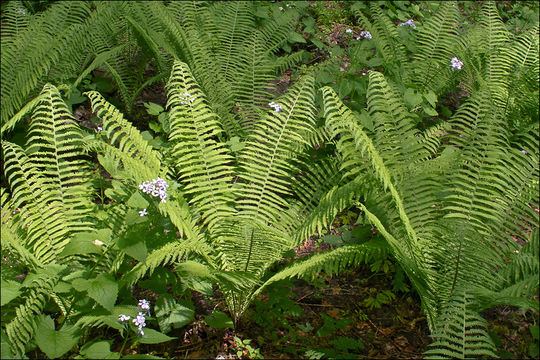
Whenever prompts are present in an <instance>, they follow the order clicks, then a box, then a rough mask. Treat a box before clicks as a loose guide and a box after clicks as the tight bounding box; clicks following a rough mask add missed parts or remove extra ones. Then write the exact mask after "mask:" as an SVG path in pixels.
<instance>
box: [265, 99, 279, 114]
mask: <svg viewBox="0 0 540 360" xmlns="http://www.w3.org/2000/svg"><path fill="white" fill-rule="evenodd" d="M268 105H270V107H271V108H273V109H274V111H275V112H277V113H278V112H280V111H281V105H279V104H276V103H275V102H273V101H272V102H271V103H270V104H268Z"/></svg>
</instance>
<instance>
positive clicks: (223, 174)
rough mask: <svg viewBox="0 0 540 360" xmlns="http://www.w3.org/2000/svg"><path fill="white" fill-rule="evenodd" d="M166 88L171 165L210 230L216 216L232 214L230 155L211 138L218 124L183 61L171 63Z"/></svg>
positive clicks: (216, 132) (216, 220)
mask: <svg viewBox="0 0 540 360" xmlns="http://www.w3.org/2000/svg"><path fill="white" fill-rule="evenodd" d="M168 89H169V93H168V97H169V100H168V103H167V106H168V107H169V108H170V115H169V119H170V120H169V122H170V128H171V133H170V140H171V141H172V142H173V144H174V145H173V146H174V147H173V150H172V156H173V158H174V161H175V166H176V167H177V169H178V172H179V173H180V180H181V181H182V182H184V184H185V186H184V192H185V193H186V194H188V195H190V196H191V199H190V201H189V203H190V204H191V205H193V206H194V207H195V208H196V209H197V210H198V211H200V212H201V213H202V216H203V221H204V223H205V224H207V225H208V227H209V229H210V230H212V229H213V228H214V226H216V223H217V222H218V221H219V219H220V218H226V217H230V216H233V214H234V210H233V208H231V207H230V206H229V205H228V203H230V202H233V201H234V193H233V192H232V191H231V188H230V182H231V180H232V173H231V171H230V166H231V162H232V158H231V157H230V155H229V154H228V149H227V148H226V147H225V146H224V145H223V144H221V143H218V142H217V141H215V140H214V139H215V137H216V136H217V135H218V134H220V133H221V132H222V129H221V126H220V124H219V122H218V121H217V117H216V115H215V114H213V113H212V112H211V111H210V109H209V108H208V106H207V105H206V104H205V99H204V96H203V94H202V93H201V91H200V90H199V88H198V86H197V83H196V82H195V81H194V79H193V77H192V75H191V72H190V71H189V68H188V67H187V65H186V64H183V63H180V62H175V63H174V65H173V68H172V71H171V78H170V80H169V83H168Z"/></svg>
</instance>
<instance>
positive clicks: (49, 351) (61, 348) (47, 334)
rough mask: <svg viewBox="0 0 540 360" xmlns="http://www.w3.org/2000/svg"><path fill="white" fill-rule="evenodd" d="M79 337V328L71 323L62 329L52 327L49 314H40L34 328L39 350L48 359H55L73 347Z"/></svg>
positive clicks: (52, 322) (52, 323)
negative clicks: (35, 328) (39, 318)
mask: <svg viewBox="0 0 540 360" xmlns="http://www.w3.org/2000/svg"><path fill="white" fill-rule="evenodd" d="M80 337H81V330H80V329H79V328H77V327H74V326H71V325H64V326H63V327H62V329H60V330H58V331H56V330H55V329H54V321H53V319H51V317H50V316H42V317H41V320H40V322H39V325H38V327H37V330H36V335H35V340H36V343H37V345H38V346H39V348H40V349H41V351H43V352H44V353H45V354H46V355H47V357H49V358H50V359H56V358H59V357H61V356H62V355H64V354H65V353H67V352H68V351H69V350H71V349H72V348H73V346H75V345H76V344H77V343H78V342H79V339H80Z"/></svg>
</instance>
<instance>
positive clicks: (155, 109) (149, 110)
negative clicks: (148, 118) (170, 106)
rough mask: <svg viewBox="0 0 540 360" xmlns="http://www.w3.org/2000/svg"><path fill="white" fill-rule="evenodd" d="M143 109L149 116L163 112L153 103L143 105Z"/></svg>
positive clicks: (159, 106)
mask: <svg viewBox="0 0 540 360" xmlns="http://www.w3.org/2000/svg"><path fill="white" fill-rule="evenodd" d="M144 107H145V108H146V112H147V113H148V114H150V115H159V113H161V112H162V111H163V107H162V106H161V105H159V104H156V103H153V102H147V103H144Z"/></svg>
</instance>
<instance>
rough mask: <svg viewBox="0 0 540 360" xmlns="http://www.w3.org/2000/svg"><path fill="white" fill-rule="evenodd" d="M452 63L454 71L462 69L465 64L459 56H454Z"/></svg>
mask: <svg viewBox="0 0 540 360" xmlns="http://www.w3.org/2000/svg"><path fill="white" fill-rule="evenodd" d="M450 63H451V64H452V71H454V70H461V67H462V66H463V62H461V61H460V60H459V59H458V58H457V57H453V58H452V60H450Z"/></svg>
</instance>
